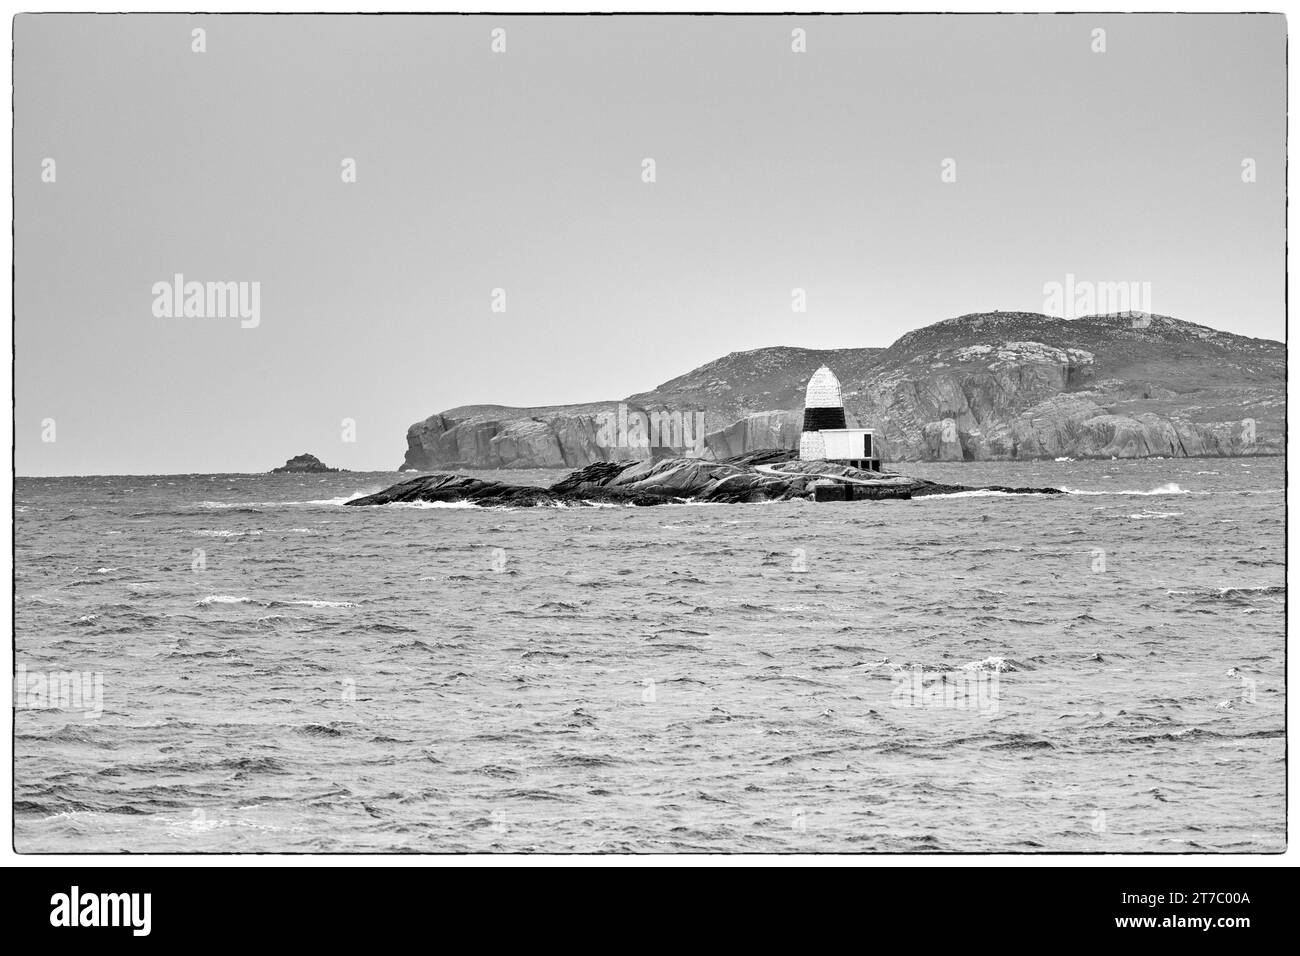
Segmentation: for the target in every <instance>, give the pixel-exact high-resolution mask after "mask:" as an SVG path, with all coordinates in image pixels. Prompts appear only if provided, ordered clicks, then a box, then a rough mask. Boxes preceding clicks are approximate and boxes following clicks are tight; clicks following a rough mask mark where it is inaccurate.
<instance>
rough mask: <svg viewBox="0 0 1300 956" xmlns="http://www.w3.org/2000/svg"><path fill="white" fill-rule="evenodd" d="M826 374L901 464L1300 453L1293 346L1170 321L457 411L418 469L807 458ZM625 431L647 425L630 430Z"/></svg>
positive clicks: (429, 422) (1068, 327)
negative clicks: (807, 410) (817, 376)
mask: <svg viewBox="0 0 1300 956" xmlns="http://www.w3.org/2000/svg"><path fill="white" fill-rule="evenodd" d="M821 364H826V365H829V366H830V367H831V368H832V369H833V370H834V371H835V372H836V374H837V375H838V376H839V378H840V381H841V384H842V386H843V389H844V401H845V410H846V411H847V413H848V417H849V423H850V425H857V426H862V427H868V428H875V429H877V441H878V443H879V444H880V447H881V448H882V449H883V451H884V456H885V460H887V461H909V460H989V459H1017V458H1044V457H1046V458H1057V457H1071V458H1111V457H1117V458H1142V457H1148V456H1169V457H1181V456H1199V455H1211V456H1213V455H1258V454H1281V453H1282V451H1283V440H1284V435H1285V412H1286V395H1285V375H1286V348H1285V346H1284V345H1282V344H1281V343H1279V342H1272V341H1267V340H1262V339H1248V338H1244V337H1242V336H1236V335H1230V334H1228V333H1224V332H1218V331H1215V330H1214V329H1210V328H1207V327H1205V326H1199V325H1193V324H1191V323H1188V322H1182V321H1179V320H1177V319H1172V318H1168V317H1166V316H1146V315H1140V316H1093V317H1087V318H1082V319H1075V320H1069V321H1067V320H1063V319H1055V318H1050V317H1048V316H1044V315H1037V314H1034V313H984V314H977V315H967V316H962V317H960V318H956V319H950V320H948V321H945V322H939V323H936V324H935V325H931V326H927V327H925V328H923V329H918V330H916V331H914V332H910V333H908V334H907V335H905V336H903V337H902V338H901V339H899V340H898V341H897V342H895V343H894V344H893V345H892V346H890V347H889V348H888V349H838V350H827V351H818V350H813V349H794V348H768V349H757V350H755V351H752V352H738V353H733V354H731V355H728V356H726V357H724V358H721V359H718V360H716V361H714V362H710V363H709V364H707V365H704V366H701V367H700V368H698V369H695V370H694V371H692V372H689V373H687V374H686V375H683V376H680V377H679V378H676V379H673V380H672V381H670V382H666V383H665V384H663V385H661V386H659V388H657V389H654V390H652V391H650V392H643V393H640V394H637V395H633V396H630V397H629V398H627V399H626V400H625V401H624V402H623V403H618V402H601V403H596V404H592V405H571V406H552V407H547V408H532V409H521V408H506V407H503V406H467V407H464V408H458V409H452V410H450V411H447V412H443V413H441V414H439V415H434V416H431V417H430V418H427V419H425V420H424V421H422V422H418V423H416V424H414V425H412V426H411V427H410V429H408V431H407V446H408V447H407V454H406V460H405V461H404V462H403V466H402V467H403V468H404V469H417V470H429V469H434V468H562V467H570V468H574V467H582V466H583V465H587V464H590V463H592V462H597V461H618V460H628V459H648V458H654V457H658V456H659V455H661V454H663V453H665V446H666V447H667V448H672V449H675V450H677V451H680V450H681V449H682V448H683V447H684V446H690V448H691V449H693V450H694V452H695V453H698V454H699V455H701V456H702V457H704V458H707V459H723V458H729V457H732V456H735V455H742V454H745V453H747V452H750V451H754V450H755V449H762V448H796V447H797V446H798V440H799V428H800V424H801V421H802V411H803V388H804V385H805V384H806V383H807V381H808V377H809V376H810V375H811V374H812V372H813V371H814V370H815V369H816V368H817V366H819V365H821ZM620 405H621V406H622V407H621V408H620ZM638 419H641V420H642V422H643V424H642V427H641V428H640V429H639V430H638V428H636V427H635V422H636V421H637V420H638ZM669 419H674V420H675V422H676V427H677V430H676V431H674V430H673V429H672V428H671V427H670V426H671V425H672V422H670V421H669ZM623 421H631V422H632V423H634V426H633V427H629V428H619V427H614V426H615V425H616V423H618V422H623ZM668 436H671V437H668ZM701 436H702V438H701ZM683 439H685V440H684V441H683Z"/></svg>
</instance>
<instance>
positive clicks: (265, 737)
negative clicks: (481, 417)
mask: <svg viewBox="0 0 1300 956" xmlns="http://www.w3.org/2000/svg"><path fill="white" fill-rule="evenodd" d="M896 469H897V470H899V471H902V472H905V473H908V474H914V475H919V476H922V477H926V478H932V479H936V480H941V481H945V482H954V483H961V484H964V485H995V484H996V485H1012V486H1052V487H1057V488H1062V489H1065V490H1066V491H1067V492H1068V493H1067V494H1064V495H1059V496H1038V495H1006V494H996V493H963V494H953V495H946V496H941V497H934V498H925V499H915V500H911V501H874V502H873V501H867V502H840V503H820V504H818V503H812V502H804V501H795V502H778V503H767V504H750V505H731V504H714V505H696V504H689V503H688V504H681V505H667V506H662V507H650V508H636V507H567V508H536V509H530V508H521V509H514V510H511V509H483V508H476V507H466V506H427V505H426V506H412V505H392V506H384V507H359V508H353V507H345V506H344V502H346V501H347V500H349V499H351V498H355V497H357V496H360V495H363V494H367V493H370V492H374V491H378V490H380V489H381V488H384V487H386V486H388V485H390V484H392V483H394V482H395V481H398V480H400V479H401V478H402V477H404V476H401V475H398V474H395V473H373V474H371V473H337V474H327V475H246V474H245V475H238V474H230V475H186V476H152V477H139V476H136V477H80V478H19V479H18V480H17V482H16V487H15V562H14V580H15V605H14V618H15V645H16V652H17V657H16V663H17V666H18V668H19V677H18V680H17V681H16V684H15V688H14V693H15V706H16V709H15V711H14V719H15V732H14V750H15V767H14V770H15V792H14V831H15V832H14V843H15V846H16V848H17V849H18V850H19V851H20V852H24V853H53V852H59V853H124V852H131V853H150V852H169V853H171V852H181V853H224V852H285V853H298V852H313V853H320V852H325V853H371V852H376V853H516V852H522V853H1050V852H1072V853H1073V852H1082V853H1115V852H1126V853H1127V852H1134V853H1190V852H1197V853H1200V852H1214V853H1278V852H1281V851H1283V850H1284V849H1285V846H1286V843H1285V840H1286V837H1285V829H1284V827H1285V804H1284V798H1285V779H1284V775H1285V748H1286V738H1285V724H1284V705H1285V686H1284V669H1283V663H1284V655H1285V644H1284V641H1285V613H1284V610H1285V603H1286V579H1285V545H1284V533H1285V494H1284V483H1285V475H1284V463H1283V461H1282V459H1280V458H1241V459H1170V460H1159V459H1156V460H1142V461H1078V462H1072V461H1058V462H1052V461H1044V462H1025V463H1007V462H994V463H988V462H985V463H949V464H939V463H926V464H914V465H899V466H896ZM479 474H480V476H481V477H490V478H497V479H502V480H510V481H514V482H519V483H531V484H538V485H542V484H547V483H549V482H550V481H553V480H555V479H556V478H557V477H559V476H560V475H561V474H563V473H562V472H521V471H510V472H496V473H479Z"/></svg>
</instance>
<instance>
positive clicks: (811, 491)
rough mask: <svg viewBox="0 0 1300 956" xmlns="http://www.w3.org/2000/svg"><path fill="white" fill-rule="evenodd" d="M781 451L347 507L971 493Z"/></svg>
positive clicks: (453, 487) (434, 490)
mask: <svg viewBox="0 0 1300 956" xmlns="http://www.w3.org/2000/svg"><path fill="white" fill-rule="evenodd" d="M789 456H790V452H789V451H787V450H785V449H767V450H763V451H760V452H753V453H749V454H746V455H743V456H739V457H737V458H733V459H730V460H728V461H707V460H705V459H701V458H664V459H660V460H657V461H626V462H614V461H599V462H593V463H592V464H590V465H587V466H586V467H585V468H580V469H579V470H577V471H575V472H573V473H572V474H570V475H567V476H565V477H564V478H562V479H561V480H559V481H557V482H555V483H554V484H553V485H551V486H550V487H549V488H538V487H533V486H529V485H510V484H505V483H504V482H499V481H484V480H482V479H479V478H471V477H467V476H465V475H445V474H439V475H422V476H420V477H418V478H410V479H407V480H406V481H403V482H399V483H398V484H396V485H393V486H392V487H390V488H386V489H384V490H383V491H380V492H378V493H376V494H373V495H367V496H366V497H364V498H357V499H355V500H353V501H349V502H347V504H349V505H385V504H396V503H408V504H409V503H414V502H435V503H436V502H441V503H448V504H449V503H460V502H464V503H468V504H474V505H479V506H482V507H511V508H529V507H537V506H540V505H552V506H558V505H641V506H644V505H659V504H670V503H682V502H687V501H692V502H708V503H715V504H743V503H755V502H762V501H786V500H790V499H793V498H802V499H809V500H827V498H828V497H833V496H828V495H827V494H825V493H824V492H823V493H822V494H819V493H818V488H819V487H822V488H825V487H826V486H831V487H835V488H842V489H845V490H844V491H841V492H839V493H838V498H837V500H841V501H843V500H854V501H856V500H865V499H871V500H876V499H884V498H900V499H907V498H912V497H918V496H922V495H934V494H951V493H953V492H959V491H975V490H980V489H974V488H967V487H964V486H961V485H944V484H939V483H937V482H932V481H926V480H924V479H921V478H909V477H906V476H904V475H893V474H886V473H882V472H875V471H864V470H863V469H860V468H852V467H849V466H847V465H837V464H832V463H830V462H824V461H791V460H789ZM987 490H992V491H1006V492H1010V493H1015V494H1060V493H1061V492H1060V490H1059V489H1056V488H993V489H987Z"/></svg>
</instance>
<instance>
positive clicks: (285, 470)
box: [271, 452, 339, 475]
mask: <svg viewBox="0 0 1300 956" xmlns="http://www.w3.org/2000/svg"><path fill="white" fill-rule="evenodd" d="M338 470H339V469H337V468H330V467H328V466H327V465H326V464H325V463H324V462H323V461H321V460H320V459H319V458H317V457H316V456H315V455H308V454H306V453H305V452H304V453H303V454H301V455H295V456H294V457H292V458H290V459H289V460H288V461H286V462H285V463H284V464H283V465H281V466H280V467H279V468H272V469H271V474H273V475H283V474H304V473H305V474H317V473H323V472H335V471H338Z"/></svg>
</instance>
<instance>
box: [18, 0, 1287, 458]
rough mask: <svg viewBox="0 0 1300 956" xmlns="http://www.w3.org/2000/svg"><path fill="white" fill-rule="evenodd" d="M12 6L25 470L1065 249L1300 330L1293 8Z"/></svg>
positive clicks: (461, 396)
mask: <svg viewBox="0 0 1300 956" xmlns="http://www.w3.org/2000/svg"><path fill="white" fill-rule="evenodd" d="M196 27H199V28H203V29H205V30H206V52H204V53H195V52H192V51H191V43H192V39H191V31H192V30H193V29H194V28H196ZM495 27H503V28H504V29H505V30H506V51H505V52H504V53H494V52H493V51H492V49H491V43H492V37H491V31H492V30H493V28H495ZM796 27H799V28H803V29H805V30H806V31H807V41H806V42H807V52H806V53H794V52H792V50H791V30H792V29H794V28H796ZM1097 28H1101V29H1104V30H1105V31H1106V35H1105V39H1106V51H1105V52H1104V53H1096V52H1093V49H1092V48H1093V46H1094V42H1095V41H1094V39H1093V30H1094V29H1097ZM14 36H15V68H14V78H15V98H14V103H15V114H16V115H15V150H14V176H15V184H14V201H15V218H16V240H15V246H16V249H15V255H16V284H15V302H16V329H15V349H16V362H17V367H16V371H15V387H16V392H17V397H16V410H15V415H16V432H17V450H16V456H17V457H16V467H17V471H18V473H19V474H89V473H133V474H141V473H155V472H185V471H194V472H207V471H262V470H266V469H269V468H271V467H272V466H275V465H278V464H281V463H283V461H284V459H286V458H287V457H289V456H290V455H293V454H296V453H299V452H302V451H310V452H313V453H315V454H317V455H319V456H320V457H321V458H323V459H324V460H325V461H326V462H327V463H329V464H332V465H337V466H342V467H348V468H356V469H366V468H392V467H395V466H396V465H397V464H398V463H399V462H400V461H401V459H402V455H403V452H404V450H405V431H406V427H407V426H408V425H409V424H410V423H412V422H414V421H416V420H418V419H421V418H424V417H426V416H427V415H429V414H432V413H433V412H436V411H440V410H443V409H445V408H448V407H451V406H454V405H460V404H468V403H476V402H496V403H502V404H512V405H535V404H551V403H563V402H579V401H590V400H597V399H616V398H620V397H622V396H624V395H628V394H631V393H634V392H638V391H642V390H644V389H647V388H651V387H653V386H655V385H657V384H659V383H660V382H662V381H665V380H667V379H669V378H672V377H673V376H676V375H678V374H680V373H682V372H685V371H687V370H689V369H691V368H693V367H695V366H697V365H700V364H702V363H704V362H706V361H709V360H711V359H714V358H717V357H719V356H721V355H723V354H725V353H727V352H731V351H736V350H741V349H752V348H758V347H760V346H766V345H800V346H808V347H818V348H821V347H842V346H863V345H887V344H889V343H890V342H892V341H893V340H894V339H895V338H897V337H898V336H899V335H900V334H902V333H903V332H905V331H907V330H909V329H911V328H915V327H917V326H920V325H925V324H928V323H930V322H934V321H938V320H940V319H944V318H950V317H952V316H955V315H960V314H962V313H966V312H974V311H984V310H991V309H995V308H1000V309H1003V310H1011V309H1024V310H1031V311H1041V310H1042V309H1043V305H1044V293H1043V287H1044V284H1045V283H1049V282H1053V281H1058V282H1063V281H1064V279H1065V276H1066V275H1067V274H1069V273H1073V274H1074V275H1075V276H1076V278H1077V279H1078V280H1085V281H1094V282H1117V281H1141V282H1149V283H1151V299H1152V301H1151V306H1152V310H1153V311H1155V312H1159V313H1163V314H1168V315H1173V316H1176V317H1179V318H1184V319H1188V320H1191V321H1195V322H1201V323H1204V324H1207V325H1212V326H1215V327H1217V328H1221V329H1225V330H1229V331H1232V332H1237V333H1241V334H1245V335H1252V336H1259V337H1267V338H1276V339H1280V338H1282V337H1283V336H1284V334H1285V313H1284V304H1283V293H1284V258H1283V242H1284V207H1283V196H1284V193H1283V190H1284V183H1283V176H1284V148H1285V144H1284V131H1285V115H1284V94H1285V67H1284V45H1285V21H1284V20H1283V18H1282V17H1280V16H1195V15H1153V16H1103V15H1096V14H1087V15H1079V16H1000V17H999V16H946V17H945V16H879V17H870V16H868V17H788V18H787V17H752V18H742V17H617V18H610V17H572V18H561V17H541V18H529V17H477V16H475V17H459V16H446V17H403V16H383V17H347V16H339V17H306V16H300V17H289V16H284V17H268V16H260V17H233V16H189V15H158V16H19V17H18V18H17V21H16V23H15V29H14ZM349 157H350V158H355V160H356V163H357V181H356V182H355V183H344V182H343V181H342V177H341V163H342V162H343V160H344V159H345V158H349ZM46 158H52V159H54V160H55V163H56V165H55V171H56V179H55V181H54V182H53V183H48V182H43V181H42V173H43V170H44V169H45V168H46V167H44V166H43V161H44V160H45V159H46ZM645 158H653V159H654V161H655V164H656V170H655V172H656V181H655V182H654V183H646V182H643V181H642V160H643V159H645ZM948 158H952V159H955V160H956V170H957V180H956V182H951V183H945V182H942V181H941V170H942V167H941V164H942V163H943V161H944V160H945V159H948ZM1246 158H1252V159H1254V160H1255V162H1256V176H1257V181H1256V182H1254V183H1249V184H1247V183H1243V182H1242V161H1243V159H1246ZM175 273H182V274H183V275H184V276H185V278H186V280H187V281H200V282H208V281H236V282H238V281H245V282H252V281H257V282H260V284H261V285H260V294H261V297H260V324H259V325H258V326H257V327H256V328H242V327H241V323H240V320H239V319H238V318H183V317H177V318H170V317H158V316H155V314H154V311H153V308H152V307H153V305H154V300H155V296H154V292H153V291H152V290H153V286H154V284H155V283H157V282H167V283H170V282H171V281H172V277H173V275H174V274H175ZM498 288H499V289H504V290H505V293H506V311H505V312H504V313H494V312H493V311H492V310H491V305H492V295H493V290H494V289H498ZM794 288H802V289H804V290H806V295H807V312H806V313H804V314H796V313H794V312H793V311H792V309H791V290H792V289H794ZM345 418H350V419H353V420H355V422H356V441H355V442H346V441H344V440H343V434H342V427H341V422H342V420H343V419H345ZM45 419H53V420H54V422H55V428H56V432H55V435H56V439H57V440H56V441H54V442H44V441H42V432H43V426H42V422H43V421H44V420H45Z"/></svg>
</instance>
